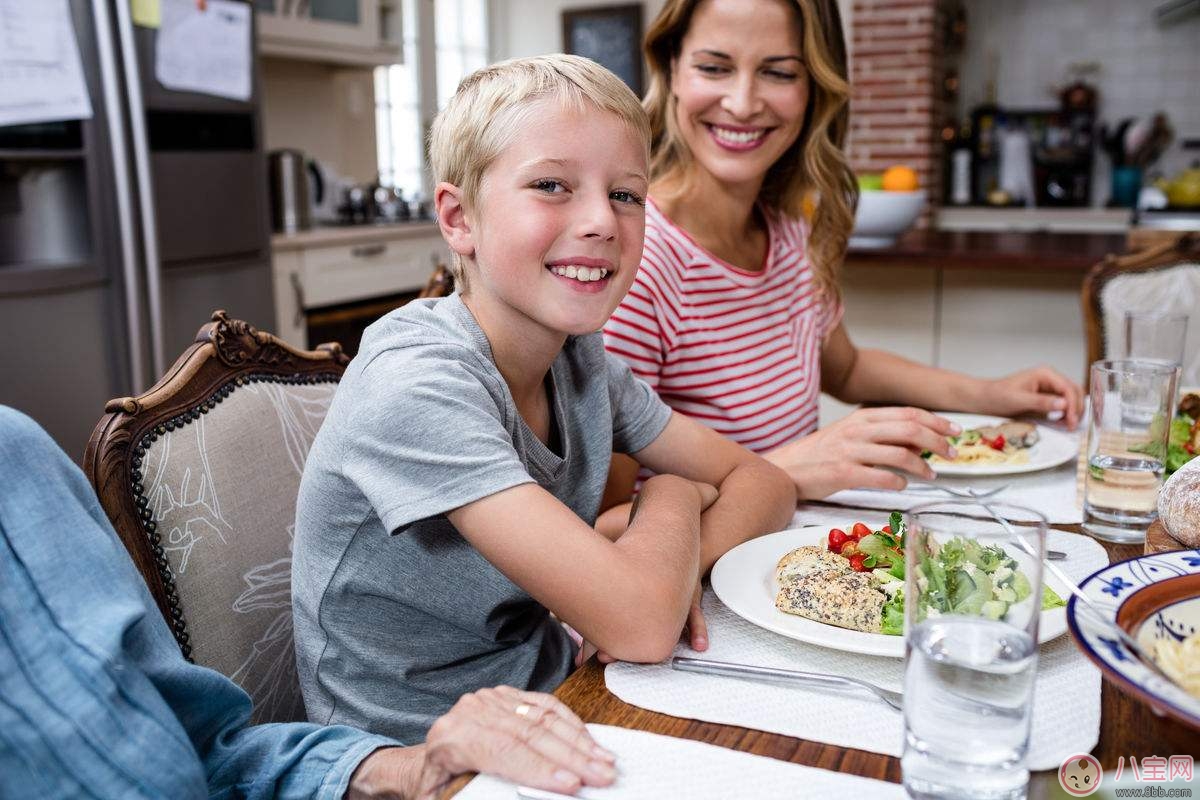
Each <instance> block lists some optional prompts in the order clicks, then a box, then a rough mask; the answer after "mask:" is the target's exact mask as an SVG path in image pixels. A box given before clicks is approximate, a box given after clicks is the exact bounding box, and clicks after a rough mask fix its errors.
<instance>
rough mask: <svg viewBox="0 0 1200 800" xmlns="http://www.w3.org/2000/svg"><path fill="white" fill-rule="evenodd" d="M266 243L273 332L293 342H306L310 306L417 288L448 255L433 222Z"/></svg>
mask: <svg viewBox="0 0 1200 800" xmlns="http://www.w3.org/2000/svg"><path fill="white" fill-rule="evenodd" d="M271 244H272V248H273V250H274V256H273V258H272V268H273V270H272V271H273V281H274V287H275V318H276V320H277V322H276V331H275V333H276V335H277V336H279V337H280V338H281V339H283V340H284V341H286V342H288V343H289V344H292V345H295V346H297V347H308V346H309V345H310V343H309V342H308V317H309V316H310V315H311V313H312V312H313V311H314V310H315V309H322V310H328V309H331V308H336V307H339V306H351V305H356V304H361V303H362V301H366V300H371V299H374V298H381V297H389V296H393V295H399V294H407V293H415V292H418V291H420V290H421V289H422V288H423V287H424V286H425V282H426V281H427V280H429V276H430V275H431V274H432V273H433V269H434V267H435V266H436V265H437V264H446V263H448V262H449V258H450V253H449V250H448V249H447V247H446V244H445V241H444V240H443V239H442V236H441V233H440V231H439V230H438V227H437V225H436V224H435V223H432V222H413V223H400V224H396V225H389V226H379V227H373V226H362V227H357V226H353V227H346V228H326V229H317V230H313V231H306V232H303V233H298V234H292V235H282V234H280V235H276V236H274V237H272V240H271ZM312 344H316V342H314V343H312Z"/></svg>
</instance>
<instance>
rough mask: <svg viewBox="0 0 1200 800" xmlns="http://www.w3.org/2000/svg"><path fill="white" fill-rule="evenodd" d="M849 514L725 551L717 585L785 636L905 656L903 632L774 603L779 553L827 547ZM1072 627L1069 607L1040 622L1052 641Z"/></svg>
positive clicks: (1062, 592)
mask: <svg viewBox="0 0 1200 800" xmlns="http://www.w3.org/2000/svg"><path fill="white" fill-rule="evenodd" d="M846 519H847V518H846V517H843V518H842V519H839V520H833V521H831V522H829V523H828V524H819V525H813V526H807V527H804V528H794V529H792V530H786V531H780V532H779V533H771V534H768V535H766V536H760V537H758V538H757V539H751V540H750V541H748V542H743V543H742V544H740V545H738V546H737V547H735V548H733V549H732V550H730V551H729V552H728V553H726V554H725V555H723V556H721V558H720V560H719V561H717V563H716V564H715V565H713V569H712V588H713V591H714V592H715V593H716V595H717V597H719V598H721V602H722V603H724V604H725V605H726V606H727V607H728V608H729V610H730V611H732V612H733V613H735V614H737V615H738V616H739V617H742V618H743V619H745V620H747V621H749V622H752V623H754V624H755V625H758V626H759V627H760V628H766V629H767V630H769V631H773V632H775V633H778V634H780V635H782V636H787V637H789V638H792V639H798V640H800V641H802V642H807V643H809V644H815V645H820V646H821V647H829V648H832V649H834V650H845V651H847V652H850V653H864V654H866V655H872V656H892V657H894V658H903V657H904V637H903V636H887V635H885V634H882V633H863V632H862V631H852V630H849V629H847V628H839V627H837V626H836V625H826V624H825V623H823V622H817V621H816V620H813V619H806V618H805V617H798V616H796V615H795V614H786V613H784V612H782V611H780V610H779V609H777V608H776V607H775V595H776V593H777V592H778V591H779V584H778V583H776V582H775V565H776V564H778V563H779V559H780V558H781V557H782V556H783V555H784V554H785V553H788V552H790V551H792V550H794V549H796V548H797V547H803V546H804V545H808V544H815V545H818V546H821V547H824V546H825V544H826V541H827V538H828V536H829V529H830V528H844V527H845V525H846ZM1009 552H1010V554H1011V555H1012V556H1013V557H1014V558H1016V559H1017V561H1018V563H1020V562H1022V561H1024V560H1026V559H1027V558H1028V557H1027V556H1025V555H1024V553H1021V552H1019V551H1018V552H1012V550H1011V549H1010V550H1009ZM1045 579H1046V582H1047V584H1048V585H1049V586H1050V588H1051V589H1053V590H1054V591H1055V592H1057V593H1058V595H1059V596H1060V597H1064V598H1065V597H1066V596H1067V595H1068V592H1067V590H1066V587H1064V586H1063V585H1062V584H1061V583H1059V582H1058V581H1057V580H1056V579H1055V578H1054V576H1052V575H1049V574H1047V575H1046V576H1045ZM1066 632H1067V610H1066V609H1065V608H1052V609H1050V610H1048V611H1043V612H1042V619H1041V621H1040V622H1039V624H1038V641H1039V642H1047V641H1049V640H1051V639H1054V638H1056V637H1059V636H1062V635H1063V634H1064V633H1066Z"/></svg>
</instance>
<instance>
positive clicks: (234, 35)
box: [154, 0, 253, 100]
mask: <svg viewBox="0 0 1200 800" xmlns="http://www.w3.org/2000/svg"><path fill="white" fill-rule="evenodd" d="M250 14H251V7H250V5H249V4H248V3H242V2H236V3H235V2H230V0H209V1H208V3H207V10H205V11H200V10H199V9H197V8H196V2H195V0H163V2H162V20H161V27H160V28H159V29H158V38H157V41H156V46H155V59H154V75H155V77H156V78H157V79H158V82H159V83H161V84H162V85H163V86H165V87H166V88H168V89H173V90H175V91H179V92H201V93H203V94H211V95H216V96H217V97H226V98H229V99H231V100H249V99H250V91H251V86H250V80H251V58H252V56H253V47H252V45H251V41H250Z"/></svg>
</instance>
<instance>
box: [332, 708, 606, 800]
mask: <svg viewBox="0 0 1200 800" xmlns="http://www.w3.org/2000/svg"><path fill="white" fill-rule="evenodd" d="M417 753H423V755H424V761H423V763H422V764H421V765H420V769H419V772H418V770H417V769H416V768H415V767H416V765H415V764H414V763H413V762H414V761H415V759H414V758H413V756H414V755H416V754H417ZM615 760H616V758H615V756H613V754H612V753H610V752H608V751H607V750H605V749H604V748H602V747H600V746H599V745H597V744H596V742H595V741H594V740H593V739H592V737H591V735H590V734H589V733H588V732H587V728H585V727H584V725H583V722H582V721H580V719H579V717H577V716H575V714H574V713H573V712H572V711H571V710H570V709H569V708H567V707H566V706H565V705H563V704H562V703H561V702H559V701H558V700H556V699H555V698H553V697H551V696H550V695H548V694H539V693H536V692H523V691H520V690H519V689H514V688H512V687H511V686H498V687H496V688H495V689H481V690H480V691H478V692H474V693H472V694H465V695H463V696H462V697H460V698H459V700H458V702H457V703H455V704H454V707H453V708H451V709H450V711H448V712H447V713H446V714H445V715H444V716H442V717H440V718H438V720H437V721H436V722H434V723H433V727H432V728H430V729H429V735H428V737H427V738H426V739H425V744H424V745H418V746H417V747H389V748H384V749H382V750H376V751H375V752H374V753H372V754H371V755H370V756H368V757H367V758H365V759H364V760H363V762H362V763H361V764H359V766H358V769H357V770H355V773H354V775H353V777H352V778H351V782H350V788H349V790H348V791H347V793H346V797H347V800H359V798H385V797H386V798H412V797H416V798H419V800H434V799H435V798H437V797H440V796H441V793H442V791H443V790H444V789H445V788H446V785H447V784H448V783H449V782H450V780H451V779H452V778H454V777H455V776H456V775H460V774H462V773H464V772H486V773H488V774H491V775H497V776H499V777H501V778H504V779H506V780H510V781H513V782H515V783H520V784H525V785H527V786H534V787H537V788H539V789H547V790H549V791H553V792H563V793H566V794H574V793H575V792H576V791H577V790H578V789H579V788H580V787H581V786H607V785H609V784H610V783H612V782H613V780H614V779H615V778H616V775H617V772H616V769H615V768H614V767H613V762H614V761H615ZM414 790H415V791H414Z"/></svg>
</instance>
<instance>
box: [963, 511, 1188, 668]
mask: <svg viewBox="0 0 1200 800" xmlns="http://www.w3.org/2000/svg"><path fill="white" fill-rule="evenodd" d="M971 496H972V497H975V495H971ZM977 499H978V498H977ZM979 506H980V507H981V508H982V509H983V510H984V511H986V512H988V513H989V514H991V515H992V519H994V520H996V522H998V523H999V524H1000V527H1001V528H1004V531H1005V533H1007V534H1008V535H1009V536H1011V537H1013V539H1014V540H1015V541H1016V542H1017V545H1018V546H1019V547H1020V548H1021V549H1022V550H1024V551H1025V552H1026V554H1028V555H1030V556H1032V557H1034V558H1037V552H1036V551H1035V550H1034V548H1033V545H1031V544H1029V542H1028V541H1026V540H1025V537H1024V536H1022V535H1021V534H1019V533H1017V531H1016V529H1014V528H1013V526H1012V524H1011V523H1009V521H1008V520H1007V519H1005V518H1004V517H1003V516H1001V515H1000V514H999V513H997V512H996V509H995V508H993V507H992V506H991V505H990V504H988V503H980V504H979ZM1043 563H1045V565H1046V569H1048V570H1050V574H1052V575H1053V576H1054V577H1055V578H1058V580H1059V581H1060V582H1061V583H1062V584H1063V586H1066V587H1067V591H1069V592H1070V593H1071V594H1073V595H1075V598H1076V599H1077V600H1078V601H1079V602H1080V603H1082V604H1083V605H1084V607H1085V608H1087V610H1088V611H1089V612H1090V613H1091V615H1092V617H1093V619H1095V621H1096V622H1097V623H1098V624H1099V625H1100V626H1101V627H1103V628H1104V629H1105V630H1107V631H1109V632H1110V633H1112V635H1113V636H1116V637H1117V639H1118V640H1120V642H1121V644H1123V645H1125V647H1126V648H1127V649H1128V650H1129V652H1131V653H1133V654H1134V655H1135V656H1137V657H1138V658H1139V659H1140V660H1141V661H1142V662H1143V663H1144V664H1145V665H1146V666H1148V667H1149V668H1150V669H1152V670H1153V671H1154V672H1155V673H1157V674H1158V675H1159V676H1160V677H1162V678H1164V679H1166V680H1167V681H1168V682H1171V683H1174V680H1173V679H1172V678H1171V677H1170V676H1169V675H1167V674H1166V673H1165V672H1163V671H1162V669H1160V668H1159V666H1158V664H1156V663H1155V662H1154V659H1153V658H1151V657H1150V654H1149V653H1147V652H1146V651H1145V650H1144V649H1143V648H1142V646H1141V645H1140V644H1138V643H1137V640H1136V639H1134V638H1133V637H1132V636H1130V635H1129V634H1128V633H1126V632H1125V629H1124V628H1122V627H1121V626H1120V625H1118V624H1116V623H1115V622H1112V621H1110V620H1109V619H1108V618H1107V617H1106V616H1105V615H1104V611H1103V610H1101V609H1100V608H1099V607H1098V606H1097V605H1096V604H1095V603H1093V602H1092V599H1091V598H1090V597H1088V596H1087V595H1086V594H1084V592H1083V590H1082V589H1080V588H1079V587H1078V586H1076V585H1075V581H1073V580H1071V579H1070V578H1069V577H1067V574H1066V573H1065V572H1063V571H1062V570H1061V569H1059V568H1058V566H1056V565H1054V564H1051V563H1050V560H1049V559H1047V560H1046V561H1045V562H1043Z"/></svg>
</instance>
